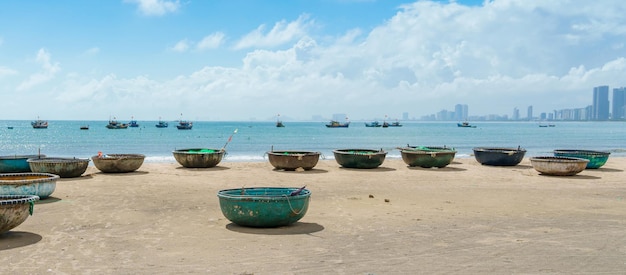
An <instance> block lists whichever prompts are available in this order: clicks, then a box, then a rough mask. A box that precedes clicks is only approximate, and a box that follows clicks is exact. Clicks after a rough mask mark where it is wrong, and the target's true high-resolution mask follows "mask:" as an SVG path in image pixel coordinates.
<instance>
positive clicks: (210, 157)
mask: <svg viewBox="0 0 626 275" xmlns="http://www.w3.org/2000/svg"><path fill="white" fill-rule="evenodd" d="M172 153H173V154H174V158H175V159H176V161H177V162H178V163H179V164H180V165H182V166H183V167H185V168H211V167H215V166H216V165H217V164H219V163H220V161H222V157H223V156H224V154H225V153H226V151H224V150H220V149H207V148H192V149H179V150H175V151H174V152H172Z"/></svg>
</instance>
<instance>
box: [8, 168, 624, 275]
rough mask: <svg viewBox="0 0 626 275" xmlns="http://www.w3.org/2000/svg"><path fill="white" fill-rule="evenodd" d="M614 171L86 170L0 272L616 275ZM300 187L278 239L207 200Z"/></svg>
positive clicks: (620, 260)
mask: <svg viewBox="0 0 626 275" xmlns="http://www.w3.org/2000/svg"><path fill="white" fill-rule="evenodd" d="M625 166H626V159H625V158H609V160H608V162H607V163H606V165H605V166H603V167H602V168H600V169H594V170H585V171H583V172H581V173H580V174H578V175H576V176H572V177H555V176H542V175H539V174H538V172H536V171H535V170H534V169H533V168H532V166H531V165H530V162H529V160H528V158H525V159H524V160H523V161H522V163H520V164H519V165H518V166H512V167H493V166H483V165H480V164H479V163H478V162H476V160H475V159H473V158H462V159H456V158H455V160H454V161H453V163H452V164H450V165H448V166H447V167H445V168H440V169H425V168H411V167H407V166H406V165H405V164H404V162H403V161H402V160H396V159H389V160H385V162H384V163H383V165H381V167H379V168H377V169H372V170H369V169H368V170H361V169H346V168H341V167H339V165H338V164H337V163H336V162H335V161H334V160H320V161H319V163H318V164H317V165H316V167H315V168H314V169H312V170H310V171H302V172H295V171H293V172H287V171H277V170H273V167H272V166H271V165H270V164H269V163H268V162H267V161H266V162H222V163H220V164H219V165H218V166H217V167H214V168H207V169H187V168H182V167H181V166H180V165H179V164H178V163H176V162H173V163H145V164H144V165H142V167H141V168H139V170H137V171H136V172H133V173H129V174H104V173H101V172H99V171H98V170H97V169H96V168H95V167H88V170H87V171H86V173H85V174H84V175H83V176H81V177H80V178H65V179H60V180H58V182H57V188H56V190H55V192H54V193H53V194H52V196H51V197H50V198H48V199H46V200H42V201H39V202H37V203H36V204H35V209H34V214H33V216H30V217H29V218H28V219H27V220H26V221H25V222H24V223H23V224H22V225H20V226H18V227H17V228H15V229H13V230H12V231H10V232H9V233H6V234H3V235H0V251H2V253H0V260H2V261H3V262H5V263H8V264H7V265H6V266H5V269H6V270H7V271H6V272H11V273H14V274H23V273H28V274H32V273H36V274H40V273H52V274H61V273H98V274H146V273H192V274H200V273H201V274H207V273H210V274H277V273H279V274H302V273H305V274H309V273H315V274H320V273H322V274H323V273H333V274H337V273H339V274H345V273H347V274H358V273H360V274H407V273H465V274H467V273H473V274H476V273H534V274H537V273H550V274H554V273H562V274H572V273H606V274H620V273H622V272H623V269H624V259H625V258H626V250H625V249H624V247H625V246H626V238H625V237H624V234H623V228H624V227H625V226H626V185H625V184H624V183H623V178H624V167H625ZM305 185H306V186H307V189H308V190H310V191H311V193H312V195H311V202H310V205H309V210H308V212H307V213H306V215H305V216H304V217H303V218H302V219H301V220H300V221H299V222H297V223H295V224H293V225H291V226H287V227H280V228H267V229H255V228H246V227H240V226H237V225H234V224H232V223H230V221H228V220H227V219H226V218H225V217H224V216H223V214H222V213H221V210H220V207H219V200H218V199H217V195H216V194H217V192H218V191H219V190H222V189H230V188H241V187H262V186H264V187H270V186H271V187H273V186H276V187H302V186H305Z"/></svg>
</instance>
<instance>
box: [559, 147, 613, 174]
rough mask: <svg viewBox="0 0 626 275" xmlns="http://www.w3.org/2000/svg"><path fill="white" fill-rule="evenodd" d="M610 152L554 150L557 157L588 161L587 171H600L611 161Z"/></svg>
mask: <svg viewBox="0 0 626 275" xmlns="http://www.w3.org/2000/svg"><path fill="white" fill-rule="evenodd" d="M610 154H611V153H610V152H604V151H592V150H568V149H557V150H554V156H555V157H570V158H582V159H587V160H589V162H588V163H587V166H586V167H585V168H586V169H598V168H600V167H602V166H603V165H604V164H606V161H607V160H608V159H609V155H610Z"/></svg>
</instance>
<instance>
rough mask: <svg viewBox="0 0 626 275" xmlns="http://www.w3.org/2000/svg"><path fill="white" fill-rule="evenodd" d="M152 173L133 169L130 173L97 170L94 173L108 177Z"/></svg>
mask: <svg viewBox="0 0 626 275" xmlns="http://www.w3.org/2000/svg"><path fill="white" fill-rule="evenodd" d="M147 174H150V172H148V171H133V172H128V173H105V172H96V173H93V174H92V175H95V176H107V177H132V176H143V175H147Z"/></svg>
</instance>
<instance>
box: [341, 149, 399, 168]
mask: <svg viewBox="0 0 626 275" xmlns="http://www.w3.org/2000/svg"><path fill="white" fill-rule="evenodd" d="M333 154H334V155H335V160H336V161H337V163H338V164H339V165H341V166H342V167H344V168H359V169H373V168H376V167H378V166H380V165H381V164H383V162H384V161H385V156H387V152H385V151H383V149H380V150H372V149H337V150H333Z"/></svg>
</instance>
